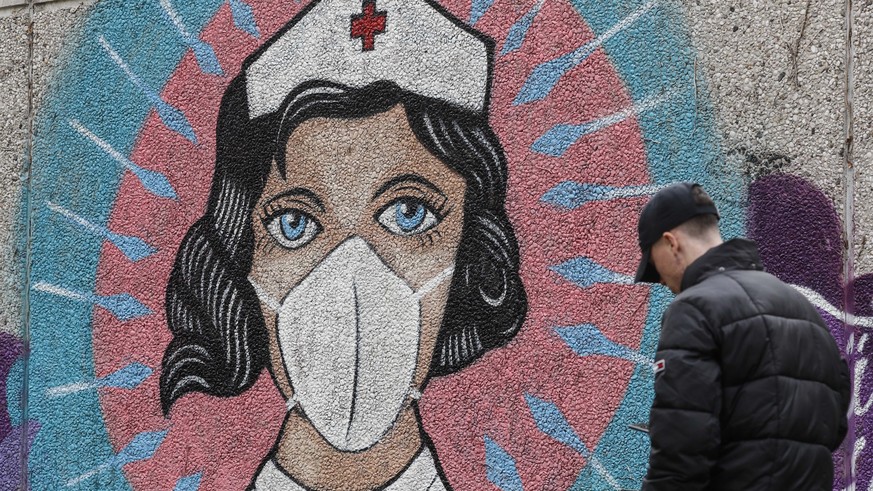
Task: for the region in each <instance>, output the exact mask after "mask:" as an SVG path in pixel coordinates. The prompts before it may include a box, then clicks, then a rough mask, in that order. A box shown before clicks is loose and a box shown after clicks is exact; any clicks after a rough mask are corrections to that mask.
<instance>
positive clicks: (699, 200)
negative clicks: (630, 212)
mask: <svg viewBox="0 0 873 491" xmlns="http://www.w3.org/2000/svg"><path fill="white" fill-rule="evenodd" d="M698 215H715V217H716V218H718V209H716V207H715V205H714V204H713V203H712V199H710V198H709V196H708V195H707V194H706V191H704V190H703V188H702V187H701V186H700V185H699V184H695V183H691V182H680V183H677V184H671V185H670V186H667V187H665V188H664V189H662V190H660V191H658V192H657V193H655V195H654V196H652V199H650V200H649V202H648V203H646V206H645V207H643V211H642V213H640V222H639V224H638V226H637V232H638V237H639V240H640V250H641V251H642V252H643V258H642V259H641V260H640V266H639V267H638V268H637V276H636V278H635V279H634V281H636V282H637V283H639V282H645V283H658V282H659V281H661V275H659V274H658V270H656V269H655V266H654V265H653V264H652V262H651V252H652V246H653V245H654V244H655V242H657V241H658V240H659V239H660V238H661V236H662V235H664V232H668V231H670V230H673V229H674V228H676V227H678V226H679V225H682V224H683V223H685V222H687V221H688V220H690V219H692V218H694V217H696V216H698Z"/></svg>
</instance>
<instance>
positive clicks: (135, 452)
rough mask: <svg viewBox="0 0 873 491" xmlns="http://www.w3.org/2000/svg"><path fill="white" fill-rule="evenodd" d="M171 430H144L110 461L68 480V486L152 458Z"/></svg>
mask: <svg viewBox="0 0 873 491" xmlns="http://www.w3.org/2000/svg"><path fill="white" fill-rule="evenodd" d="M169 431H170V430H161V431H144V432H142V433H139V434H138V435H136V436H135V437H133V440H131V441H130V443H128V444H127V445H126V446H125V447H124V448H122V449H121V451H120V452H118V453H117V454H115V455H113V456H112V458H110V459H109V460H108V461H106V462H105V463H103V464H101V465H100V466H98V467H95V468H94V469H91V470H90V471H88V472H86V473H84V474H82V475H81V476H78V477H76V478H73V479H70V480H69V481H67V487H72V486H76V485H78V484H80V483H82V482H84V481H86V480H88V479H90V478H91V477H93V476H96V475H97V474H99V473H101V472H103V471H105V470H109V469H117V470H121V468H122V467H124V466H125V465H127V464H130V463H131V462H138V461H140V460H147V459H150V458H152V456H154V454H155V452H157V450H158V447H159V446H160V445H161V443H162V442H163V441H164V438H165V437H166V436H167V433H168V432H169Z"/></svg>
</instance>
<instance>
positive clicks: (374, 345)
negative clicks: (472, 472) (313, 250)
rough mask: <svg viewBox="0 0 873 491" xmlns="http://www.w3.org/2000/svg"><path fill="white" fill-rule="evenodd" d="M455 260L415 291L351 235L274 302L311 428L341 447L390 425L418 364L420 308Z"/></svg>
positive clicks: (351, 447)
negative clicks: (424, 297)
mask: <svg viewBox="0 0 873 491" xmlns="http://www.w3.org/2000/svg"><path fill="white" fill-rule="evenodd" d="M453 271H454V267H449V268H447V269H446V270H444V271H443V272H442V273H440V274H439V275H437V276H436V277H435V278H433V279H431V280H430V281H428V282H427V283H426V284H425V285H424V286H422V287H421V288H420V289H419V290H418V291H414V290H413V289H412V288H411V287H410V286H409V285H408V284H407V283H406V282H405V281H404V280H403V279H401V278H400V277H398V276H397V275H396V274H394V273H393V272H392V271H391V269H390V268H388V266H387V265H386V264H385V263H384V262H382V260H381V259H379V256H377V255H376V253H375V252H373V250H372V249H371V248H370V246H369V244H367V242H365V241H364V239H362V238H360V237H352V238H350V239H348V240H346V241H345V242H343V243H342V244H340V245H339V247H337V248H336V249H334V250H333V252H331V253H330V254H328V256H327V257H325V258H324V260H323V261H322V262H321V263H320V264H319V265H318V266H316V267H315V269H313V270H312V272H311V273H309V275H308V276H306V278H304V279H303V281H301V282H300V284H298V285H297V286H295V287H294V288H292V289H291V291H290V292H288V295H287V296H286V297H285V299H284V300H282V302H281V303H280V302H276V301H275V300H274V299H273V298H271V297H270V296H269V295H268V294H267V293H266V292H264V291H263V290H262V289H261V288H259V287H258V285H257V284H256V283H255V282H253V281H251V280H250V282H251V283H252V286H254V288H255V291H256V292H257V294H258V297H259V298H260V299H261V301H262V302H263V303H264V304H266V305H267V306H269V307H270V308H272V309H273V310H275V311H276V313H277V315H278V317H277V329H278V339H279V349H280V350H281V353H282V360H283V362H284V364H285V369H286V371H287V373H288V377H289V378H290V382H291V386H292V388H293V390H294V400H292V401H288V402H289V404H288V406H289V409H290V408H293V407H294V405H295V404H299V405H300V408H301V410H302V411H303V413H304V414H305V415H306V417H307V418H309V420H310V421H311V422H312V424H313V426H314V427H315V429H316V430H317V431H318V432H319V433H320V434H321V435H322V436H323V437H324V438H325V440H327V441H328V442H329V443H330V444H331V445H333V446H334V447H336V448H337V449H339V450H342V451H349V452H351V451H358V450H363V449H365V448H368V447H370V446H372V445H373V444H375V443H376V442H378V441H379V440H380V439H382V437H383V436H384V435H385V434H386V433H387V432H388V430H390V429H391V427H393V426H394V424H395V422H396V420H397V416H398V415H399V414H400V411H401V410H403V407H404V404H405V403H406V400H407V397H409V396H413V397H416V396H420V394H418V391H417V389H415V388H414V387H412V386H411V385H412V378H413V376H414V374H415V369H416V366H417V365H418V349H419V339H420V336H421V306H420V304H419V301H420V299H421V297H423V296H424V295H425V294H426V293H428V292H429V291H431V290H433V289H434V288H436V287H437V286H439V285H440V284H441V283H442V282H443V281H445V280H446V278H449V277H450V276H451V275H452V272H453Z"/></svg>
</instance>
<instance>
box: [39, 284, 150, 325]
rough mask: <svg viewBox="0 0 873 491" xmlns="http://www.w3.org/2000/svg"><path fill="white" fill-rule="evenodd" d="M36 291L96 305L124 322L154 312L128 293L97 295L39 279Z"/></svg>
mask: <svg viewBox="0 0 873 491" xmlns="http://www.w3.org/2000/svg"><path fill="white" fill-rule="evenodd" d="M33 289H34V290H36V291H40V292H44V293H49V294H52V295H57V296H59V297H64V298H69V299H70V300H75V301H77V302H82V303H87V304H91V305H96V306H98V307H100V308H102V309H104V310H107V311H109V312H110V313H111V314H112V315H114V316H115V318H117V319H118V320H120V321H122V322H124V321H129V320H132V319H137V318H140V317H145V316H147V315H151V314H153V313H154V312H152V311H151V309H149V308H148V307H146V306H145V305H143V304H142V302H140V301H139V300H137V299H136V298H134V297H133V296H132V295H130V294H128V293H121V294H117V295H95V294H93V293H90V292H77V291H74V290H70V289H68V288H64V287H61V286H57V285H52V284H51V283H46V282H43V281H39V282H37V283H34V285H33Z"/></svg>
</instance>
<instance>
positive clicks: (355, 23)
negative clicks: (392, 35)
mask: <svg viewBox="0 0 873 491" xmlns="http://www.w3.org/2000/svg"><path fill="white" fill-rule="evenodd" d="M363 9H364V11H363V13H361V14H357V15H353V16H352V39H354V38H361V41H362V45H363V46H362V47H361V51H373V50H374V49H376V34H382V33H383V32H385V22H386V21H387V20H388V14H387V12H385V11H377V10H376V0H364V6H363Z"/></svg>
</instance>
